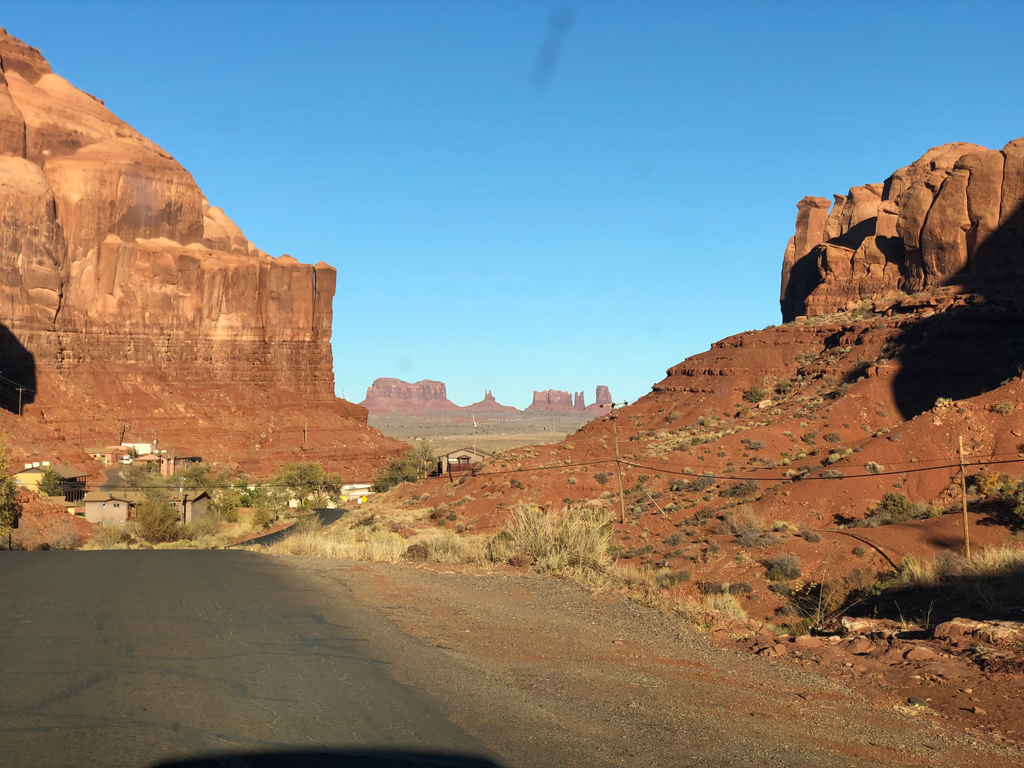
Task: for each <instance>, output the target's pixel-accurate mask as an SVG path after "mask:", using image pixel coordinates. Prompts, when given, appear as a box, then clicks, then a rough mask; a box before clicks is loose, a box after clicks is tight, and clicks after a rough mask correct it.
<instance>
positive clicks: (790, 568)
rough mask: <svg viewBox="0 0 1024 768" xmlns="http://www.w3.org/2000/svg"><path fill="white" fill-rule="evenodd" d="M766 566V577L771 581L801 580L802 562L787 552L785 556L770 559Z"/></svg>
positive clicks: (775, 556) (774, 556)
mask: <svg viewBox="0 0 1024 768" xmlns="http://www.w3.org/2000/svg"><path fill="white" fill-rule="evenodd" d="M765 565H766V566H767V571H766V572H765V576H767V578H768V580H769V581H790V580H792V579H799V578H800V560H799V558H797V556H796V555H794V554H791V553H788V552H787V553H786V554H783V555H773V556H772V557H770V558H768V560H767V561H766V563H765Z"/></svg>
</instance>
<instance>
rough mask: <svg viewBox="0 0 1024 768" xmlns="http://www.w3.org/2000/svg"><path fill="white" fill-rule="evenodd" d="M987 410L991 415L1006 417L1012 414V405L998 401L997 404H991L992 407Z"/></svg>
mask: <svg viewBox="0 0 1024 768" xmlns="http://www.w3.org/2000/svg"><path fill="white" fill-rule="evenodd" d="M989 410H990V411H992V413H998V414H999V415H1000V416H1007V415H1009V414H1010V413H1012V412H1013V403H1008V402H1006V401H1005V400H1000V401H999V402H996V403H992V405H990V406H989Z"/></svg>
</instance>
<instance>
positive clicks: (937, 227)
mask: <svg viewBox="0 0 1024 768" xmlns="http://www.w3.org/2000/svg"><path fill="white" fill-rule="evenodd" d="M1022 200H1024V139H1015V140H1014V141H1011V142H1010V143H1009V144H1007V145H1006V146H1005V147H1003V148H1002V149H1001V150H991V149H985V148H984V147H980V146H978V145H976V144H965V143H959V142H958V143H952V144H943V145H942V146H939V147H934V148H932V149H930V150H928V151H927V152H926V153H925V154H924V155H922V156H921V157H920V158H919V159H918V160H916V161H914V162H913V163H911V164H910V165H908V166H906V167H904V168H900V169H899V170H898V171H896V172H895V173H893V174H892V175H891V176H889V178H887V179H886V180H885V181H884V182H883V183H881V184H867V185H864V186H858V187H852V188H851V189H850V190H849V193H848V194H846V195H835V196H834V201H832V202H830V201H829V200H827V199H826V198H823V197H805V198H804V199H803V200H801V201H800V202H799V203H798V204H797V217H796V232H795V234H794V235H793V237H792V238H790V240H789V243H788V244H787V246H786V252H785V256H784V260H783V267H782V289H781V295H780V300H781V308H782V317H783V320H784V321H785V322H789V321H791V320H793V319H794V318H796V317H799V316H802V315H806V316H810V317H813V316H816V315H820V314H823V313H826V312H832V311H836V310H838V309H849V308H852V307H853V306H854V305H855V304H857V303H858V302H860V301H862V300H865V299H868V298H872V297H877V296H884V295H890V294H891V295H896V294H898V293H900V292H903V293H915V292H917V291H921V290H922V289H925V288H936V287H941V286H947V285H965V286H969V287H972V288H976V287H977V286H978V284H979V283H985V282H991V281H993V280H996V281H1005V280H1006V279H1009V278H1014V279H1018V278H1019V277H1020V276H1021V275H1024V221H1022V220H1021V219H1022V213H1021V209H1020V206H1021V201H1022Z"/></svg>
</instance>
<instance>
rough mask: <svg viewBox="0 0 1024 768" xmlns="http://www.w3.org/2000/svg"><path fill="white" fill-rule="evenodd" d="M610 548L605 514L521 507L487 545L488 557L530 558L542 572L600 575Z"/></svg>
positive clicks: (590, 509)
mask: <svg viewBox="0 0 1024 768" xmlns="http://www.w3.org/2000/svg"><path fill="white" fill-rule="evenodd" d="M610 544H611V525H610V517H609V516H608V514H607V512H605V511H603V510H598V509H595V508H594V507H591V506H577V507H568V508H566V509H564V510H562V511H560V512H550V513H549V512H545V511H544V510H543V509H541V508H540V507H538V506H536V505H532V504H518V505H516V506H515V507H513V509H512V513H511V516H510V519H509V522H508V524H507V525H506V526H505V527H504V528H502V529H501V531H500V532H499V533H498V534H497V535H496V536H494V538H492V539H491V540H490V542H488V545H487V557H488V559H490V560H491V561H492V562H509V560H510V558H512V557H515V556H516V555H520V554H527V555H530V556H531V557H532V558H533V563H534V565H535V567H537V568H538V569H540V570H545V571H555V572H558V571H563V570H589V571H599V570H601V569H603V568H604V567H605V566H606V565H607V564H608V563H609V561H610V558H609V555H608V549H609V546H610ZM650 550H653V547H651V548H650V549H649V551H650Z"/></svg>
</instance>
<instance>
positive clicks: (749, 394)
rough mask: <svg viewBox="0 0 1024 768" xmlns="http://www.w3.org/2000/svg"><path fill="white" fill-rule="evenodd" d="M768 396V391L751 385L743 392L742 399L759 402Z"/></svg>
mask: <svg viewBox="0 0 1024 768" xmlns="http://www.w3.org/2000/svg"><path fill="white" fill-rule="evenodd" d="M766 397H768V392H767V391H766V390H764V389H761V388H760V387H758V386H753V387H751V388H750V389H748V390H747V391H746V392H744V393H743V399H744V400H745V401H746V402H748V403H760V402H761V401H762V400H764V399H765V398H766Z"/></svg>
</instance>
